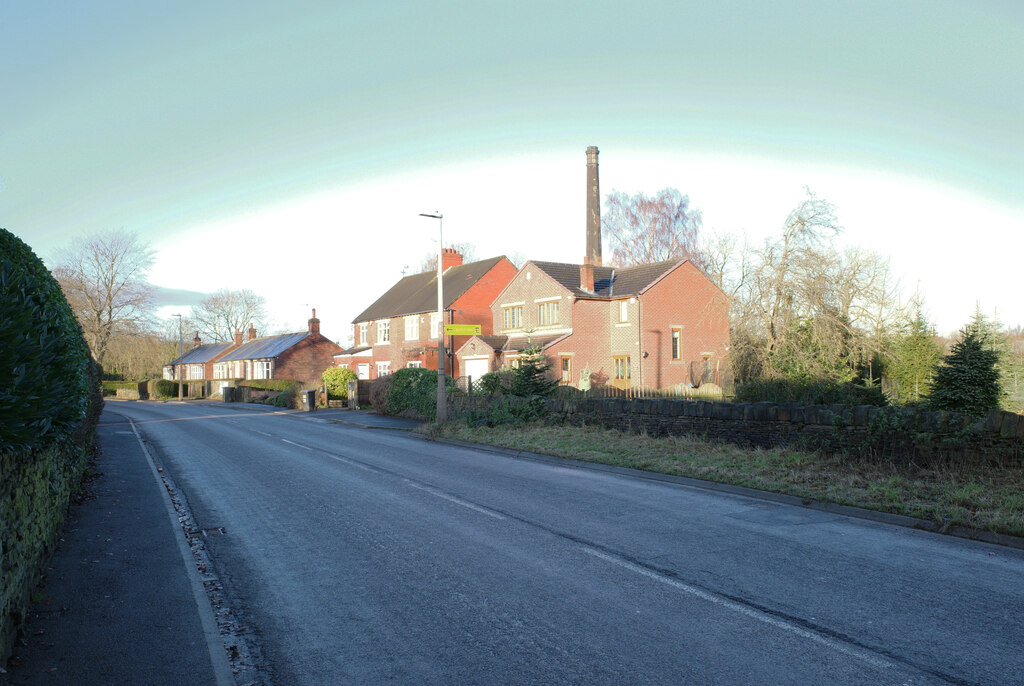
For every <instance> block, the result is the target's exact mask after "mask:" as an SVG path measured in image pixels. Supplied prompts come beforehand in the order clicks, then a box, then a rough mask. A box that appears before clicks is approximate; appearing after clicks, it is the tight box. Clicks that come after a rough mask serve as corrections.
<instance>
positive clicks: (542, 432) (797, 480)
mask: <svg viewBox="0 0 1024 686" xmlns="http://www.w3.org/2000/svg"><path fill="white" fill-rule="evenodd" d="M418 431H420V432H421V433H424V434H426V435H428V436H435V437H443V438H454V439H458V440H463V441H471V442H474V443H485V444H488V445H494V446H500V447H503V448H512V449H515V450H525V451H529V452H535V453H543V454H546V455H556V456H558V457H568V458H572V459H575V460H585V461H588V462H599V463H602V464H609V465H618V466H621V467H632V468H634V469H644V470H647V471H651V472H659V473H662V474H676V475H679V476H688V477H693V478H696V479H705V480H707V481H715V482H718V483H725V484H734V485H738V486H748V487H750V488H757V489H761V490H766V491H774V492H776V493H785V494H788V495H794V496H799V497H805V498H814V499H815V500H821V501H828V502H832V503H839V504H842V505H855V506H857V507H863V508H866V509H871V510H880V511H882V512H893V513H897V514H902V515H909V516H911V517H919V518H922V519H929V520H932V521H935V522H937V523H939V524H942V523H944V522H948V523H949V524H951V525H958V526H967V527H973V528H976V529H982V530H986V531H993V532H996V533H1002V534H1011V535H1015V536H1024V468H1021V467H1015V468H1001V469H997V468H994V467H988V466H979V465H967V464H959V465H958V464H942V465H921V466H919V465H913V464H911V465H897V464H894V463H892V462H887V461H868V460H862V459H854V458H849V457H843V456H839V455H822V454H819V453H813V452H801V451H798V450H791V449H783V448H777V449H770V450H767V449H756V448H754V449H751V448H741V447H738V446H735V445H732V444H730V443H718V442H711V441H705V440H700V439H696V438H690V437H687V436H674V437H668V438H651V437H649V436H645V435H639V436H638V435H636V434H632V433H624V432H621V431H615V430H610V429H602V428H598V427H583V428H581V427H573V426H545V425H542V424H529V425H526V426H520V427H511V426H497V427H493V428H488V427H472V428H470V427H467V426H466V425H464V424H458V423H450V424H446V425H444V426H443V427H440V428H439V427H437V426H435V425H423V426H422V427H421V428H420V429H418Z"/></svg>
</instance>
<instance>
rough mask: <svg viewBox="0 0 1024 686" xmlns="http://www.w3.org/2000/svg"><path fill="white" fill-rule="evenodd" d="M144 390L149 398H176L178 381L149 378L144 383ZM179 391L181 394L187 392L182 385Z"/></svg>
mask: <svg viewBox="0 0 1024 686" xmlns="http://www.w3.org/2000/svg"><path fill="white" fill-rule="evenodd" d="M146 392H147V393H148V394H149V397H150V398H177V397H178V382H177V381H171V380H170V379H150V380H149V382H148V383H147V384H146ZM181 392H182V394H183V395H187V394H188V393H187V391H186V390H185V388H184V387H182V389H181Z"/></svg>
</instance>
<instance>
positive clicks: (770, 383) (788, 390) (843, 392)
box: [736, 379, 888, 407]
mask: <svg viewBox="0 0 1024 686" xmlns="http://www.w3.org/2000/svg"><path fill="white" fill-rule="evenodd" d="M765 400H768V401H771V402H776V403H797V404H799V405H849V406H851V407H852V406H855V405H875V406H877V407H882V406H884V405H886V404H888V403H887V401H886V398H885V394H884V393H883V392H882V388H881V387H880V386H863V385H861V384H858V383H852V382H848V383H836V382H832V381H792V380H790V379H753V380H751V381H748V382H746V383H744V384H741V385H739V386H737V387H736V402H743V403H755V402H761V401H765Z"/></svg>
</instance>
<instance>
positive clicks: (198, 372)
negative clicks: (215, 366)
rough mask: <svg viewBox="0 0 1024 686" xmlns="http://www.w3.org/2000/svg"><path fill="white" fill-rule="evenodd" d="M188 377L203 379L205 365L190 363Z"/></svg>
mask: <svg viewBox="0 0 1024 686" xmlns="http://www.w3.org/2000/svg"><path fill="white" fill-rule="evenodd" d="M188 378H190V379H193V380H194V379H202V378H203V365H201V364H190V365H189V366H188Z"/></svg>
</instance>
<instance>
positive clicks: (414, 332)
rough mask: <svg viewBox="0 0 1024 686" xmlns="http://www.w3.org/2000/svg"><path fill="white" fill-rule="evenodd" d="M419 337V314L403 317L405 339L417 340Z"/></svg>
mask: <svg viewBox="0 0 1024 686" xmlns="http://www.w3.org/2000/svg"><path fill="white" fill-rule="evenodd" d="M419 339H420V316H419V315H418V314H417V315H414V316H412V317H406V318H405V340H407V341H418V340H419Z"/></svg>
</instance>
